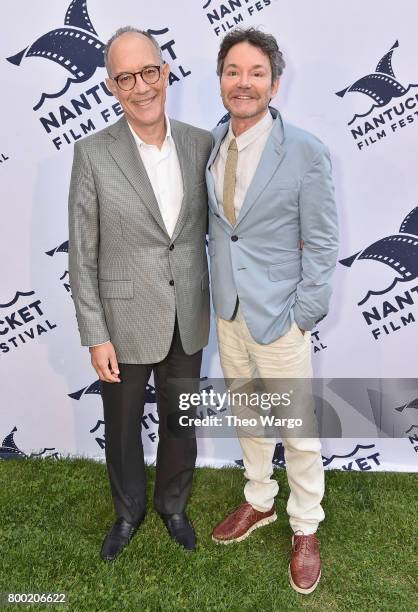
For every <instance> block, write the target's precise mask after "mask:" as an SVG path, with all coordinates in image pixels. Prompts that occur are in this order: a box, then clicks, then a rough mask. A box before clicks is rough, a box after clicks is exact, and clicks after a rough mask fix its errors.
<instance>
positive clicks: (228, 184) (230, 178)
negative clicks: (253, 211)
mask: <svg viewBox="0 0 418 612" xmlns="http://www.w3.org/2000/svg"><path fill="white" fill-rule="evenodd" d="M237 162H238V147H237V141H236V140H235V138H233V139H232V140H231V142H230V143H229V147H228V155H227V157H226V164H225V176H224V191H223V205H224V213H225V217H226V218H227V219H228V221H229V222H230V224H231V225H235V223H236V218H235V208H234V196H235V182H236V174H237Z"/></svg>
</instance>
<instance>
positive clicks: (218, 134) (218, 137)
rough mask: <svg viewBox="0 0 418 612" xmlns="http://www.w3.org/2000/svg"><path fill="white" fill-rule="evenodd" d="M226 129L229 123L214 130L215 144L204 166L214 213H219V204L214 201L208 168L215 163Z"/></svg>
mask: <svg viewBox="0 0 418 612" xmlns="http://www.w3.org/2000/svg"><path fill="white" fill-rule="evenodd" d="M228 127H229V123H226V124H222V125H220V126H219V127H218V128H216V129H215V130H214V133H213V136H214V138H215V143H214V145H213V149H212V151H211V154H210V156H209V160H208V163H207V166H206V184H207V188H208V201H209V206H210V207H211V208H212V210H213V211H214V212H216V213H219V204H218V200H217V199H216V193H215V181H214V180H213V175H212V172H211V170H210V168H211V166H212V164H213V162H214V161H215V159H216V156H217V155H218V152H219V149H220V147H221V144H222V141H223V139H224V138H225V135H226V133H227V131H228Z"/></svg>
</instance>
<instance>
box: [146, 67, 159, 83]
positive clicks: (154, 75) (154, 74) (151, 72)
mask: <svg viewBox="0 0 418 612" xmlns="http://www.w3.org/2000/svg"><path fill="white" fill-rule="evenodd" d="M142 78H143V79H144V81H145V83H148V85H152V84H153V83H156V82H157V81H158V79H159V78H160V70H159V68H158V67H157V66H150V67H149V68H145V70H143V71H142Z"/></svg>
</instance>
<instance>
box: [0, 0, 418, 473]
mask: <svg viewBox="0 0 418 612" xmlns="http://www.w3.org/2000/svg"><path fill="white" fill-rule="evenodd" d="M83 11H84V12H83ZM86 11H88V13H87V12H86ZM0 15H1V23H2V24H3V31H2V36H1V39H0V58H1V60H0V79H1V82H2V96H1V113H0V178H1V239H0V249H1V287H0V368H1V404H0V405H1V408H0V444H1V442H2V441H3V446H2V447H1V449H0V456H1V457H4V458H6V457H7V456H13V455H16V454H19V453H20V454H22V455H30V454H39V453H40V454H42V455H43V456H49V455H54V454H57V455H67V454H69V455H85V456H89V457H95V458H103V457H104V450H103V448H104V427H103V422H102V406H101V400H100V397H98V385H97V384H95V381H96V376H95V373H94V371H93V370H92V369H91V366H90V360H89V354H88V350H87V349H85V348H82V347H81V346H80V345H79V337H78V332H77V327H76V322H75V316H74V309H73V303H72V298H71V290H70V287H69V284H68V283H69V279H68V273H67V269H68V264H67V248H68V245H67V240H68V229H67V194H68V185H69V177H70V170H71V162H72V152H73V151H72V150H73V143H74V140H75V139H78V138H79V137H81V136H82V135H84V134H88V133H92V132H93V131H97V130H99V129H102V128H103V127H105V126H106V124H107V123H111V122H113V121H115V120H116V119H117V116H118V113H119V112H120V108H119V107H118V105H117V104H115V103H116V100H114V99H113V98H112V97H111V96H110V95H109V94H108V92H107V91H106V89H105V87H104V86H103V82H104V79H105V76H106V75H105V69H104V68H103V67H102V66H101V63H102V61H101V59H100V58H101V56H100V54H101V49H102V46H101V45H102V43H103V42H105V41H106V40H107V39H108V38H109V37H110V35H111V34H112V33H113V32H114V30H115V29H117V28H118V27H120V26H122V25H127V24H130V25H134V26H136V27H140V28H143V29H148V28H149V29H151V30H154V31H155V32H156V38H157V40H158V41H159V43H160V44H161V45H162V47H163V49H164V51H163V52H164V57H165V59H166V60H167V61H168V62H170V64H171V69H172V75H173V76H172V84H171V86H170V88H169V92H168V110H169V114H170V115H171V116H172V117H174V118H178V119H180V120H183V121H186V122H189V123H193V124H195V125H198V126H201V127H204V128H207V129H211V128H213V127H214V126H215V125H216V123H217V122H218V121H219V119H220V118H221V117H222V115H223V114H224V112H225V111H224V109H223V106H222V104H221V100H220V96H219V84H218V79H217V77H216V74H215V65H216V54H217V51H218V47H219V42H220V39H221V37H222V35H223V34H224V33H225V32H226V31H228V29H230V28H231V27H233V26H234V25H235V24H239V25H242V26H249V25H254V26H263V28H264V29H265V30H266V31H269V32H272V33H273V34H274V35H275V36H276V37H277V39H278V41H279V44H280V46H281V48H282V50H283V52H284V55H285V59H286V63H287V67H286V69H285V72H284V75H283V77H282V80H281V87H280V90H279V93H278V96H277V98H276V99H275V100H274V101H273V105H274V106H276V107H277V108H279V109H280V111H281V112H282V114H283V116H284V117H285V119H286V120H287V121H290V122H293V123H295V124H297V125H299V126H300V127H303V128H305V129H307V130H310V131H312V132H314V133H315V134H316V135H318V136H319V137H320V138H321V139H322V140H323V141H324V142H326V143H327V144H328V146H329V147H330V149H331V153H332V159H333V167H334V178H335V184H336V194H337V202H338V209H339V218H340V227H341V249H340V259H342V260H347V258H350V256H354V255H356V254H359V253H360V255H359V256H358V257H357V258H354V261H353V262H350V261H348V262H347V261H345V264H346V265H342V264H341V263H339V264H338V265H337V270H336V274H335V292H334V295H333V298H332V304H331V311H330V314H329V315H328V317H326V319H324V321H322V322H321V323H320V324H319V326H318V328H317V329H316V330H315V331H314V334H313V343H312V347H313V351H314V356H313V358H314V367H315V371H316V374H317V376H324V377H330V378H331V377H332V378H333V377H340V378H347V377H359V378H364V377H376V378H377V377H382V378H384V377H392V378H393V377H396V378H414V377H416V371H417V365H416V363H417V362H416V354H417V345H418V343H417V340H418V325H417V323H416V319H417V318H418V308H417V304H418V278H417V277H418V238H417V235H418V214H417V212H416V211H415V214H414V213H413V214H412V215H411V216H410V217H409V221H408V222H406V223H404V224H403V227H402V229H401V224H402V222H403V220H404V219H405V218H406V217H407V215H408V214H409V213H411V211H413V209H414V208H415V207H416V206H418V173H417V171H416V160H417V158H418V138H417V134H418V85H417V84H418V68H417V65H416V58H417V57H418V39H417V37H416V35H415V27H416V26H415V24H416V23H417V19H418V5H417V3H416V0H403V2H402V3H401V6H400V5H399V3H395V2H393V0H390V1H389V0H368V1H367V2H362V1H360V0H353V1H352V2H350V3H347V2H343V1H342V0H315V2H312V0H298V2H297V3H295V2H294V0H258V1H257V0H225V1H224V2H219V0H209V1H208V0H177V1H174V2H167V1H163V0H154V1H153V2H137V1H135V2H134V1H133V0H119V2H117V3H113V2H106V1H104V0H88V2H87V5H86V3H85V2H83V1H82V0H74V1H73V2H71V5H70V0H56V1H55V2H53V3H51V2H49V1H48V0H38V1H37V2H36V3H34V2H29V1H28V0H13V1H12V0H3V2H2V3H1V5H0ZM88 16H89V18H90V19H89V18H88ZM90 20H91V21H90ZM57 41H58V42H57ZM392 47H393V50H392V52H391V54H390V55H389V56H386V57H385V58H384V59H382V58H383V57H384V56H385V54H387V53H388V52H389V51H390V50H391V49H392ZM20 52H22V53H20ZM381 59H382V61H379V60H381ZM68 78H70V79H72V81H67V79H68ZM66 84H68V85H69V86H68V88H65V85H66ZM348 87H351V91H346V92H345V94H344V95H343V93H342V92H344V90H345V89H346V88H348ZM57 92H58V95H57ZM337 92H339V93H340V95H336V93H337ZM43 94H46V96H44V95H43ZM376 105H377V106H376ZM373 106H374V108H373ZM362 115H363V116H362ZM355 116H357V117H356V118H355V120H354V121H353V122H352V123H351V125H349V123H350V122H351V120H352V119H353V117H355ZM400 230H401V231H400ZM390 236H394V237H395V238H393V239H391V240H385V238H387V237H390ZM379 241H382V242H379ZM376 242H377V245H376V244H374V243H376ZM371 245H373V246H372V247H371V248H370V249H369V250H367V249H368V247H369V246H371ZM365 249H366V251H365ZM363 256H364V258H363ZM349 263H351V265H347V264H349ZM396 279H398V281H396ZM395 281H396V282H395ZM370 292H371V293H370ZM359 302H360V305H359ZM361 302H363V303H362V304H361ZM213 332H214V329H213V327H212V334H211V342H210V345H209V347H208V348H207V349H206V351H205V353H204V362H203V369H202V376H209V377H214V376H220V368H219V361H218V356H217V349H216V342H215V337H214V334H213ZM354 386H355V385H354ZM150 391H151V392H150V396H149V400H150V402H149V403H147V404H146V407H145V416H144V420H143V437H144V439H145V440H146V449H147V454H148V457H149V458H152V457H153V455H154V452H155V447H156V427H157V425H156V411H155V404H154V403H153V402H152V399H153V398H152V389H151V390H150ZM337 395H339V399H338V402H337V403H338V406H339V407H338V409H337V412H338V411H340V414H341V415H343V413H344V402H345V401H347V398H346V397H344V394H337ZM417 397H418V391H417V388H416V387H415V388H414V385H410V386H409V387H408V389H406V390H404V391H402V393H400V394H399V398H395V399H394V402H395V403H394V405H395V406H396V405H397V407H398V408H399V407H401V408H402V407H403V408H402V410H400V411H398V413H396V412H394V415H395V416H396V414H401V412H402V418H403V419H404V420H403V423H404V424H405V429H404V431H407V432H408V436H407V437H404V438H403V439H394V440H392V439H382V438H377V437H376V435H375V436H374V435H373V431H375V430H373V428H370V437H365V435H368V432H369V429H367V430H365V432H366V433H365V435H360V434H359V435H356V437H351V438H346V439H342V440H337V439H326V440H324V441H323V455H324V462H325V465H326V466H327V467H330V468H336V469H352V470H361V471H368V470H381V469H389V470H408V471H415V470H416V466H417V462H416V458H417V451H418V436H417V428H416V426H414V425H415V424H416V423H417V421H416V417H415V423H414V412H415V410H416V406H417V404H418V400H417V399H416V398H417ZM354 401H356V402H359V403H360V404H361V403H363V402H364V403H365V404H367V402H370V394H369V395H367V394H357V396H356V397H355V400H354ZM350 402H351V403H353V399H350V401H349V402H348V403H350ZM362 409H364V406H362ZM394 418H395V417H394ZM240 457H241V453H240V448H239V445H238V443H237V440H225V439H224V440H221V439H215V440H208V439H205V440H199V462H200V463H201V464H209V465H222V464H225V463H228V462H234V461H235V460H238V459H240ZM275 462H276V464H277V465H278V466H281V465H282V464H283V461H282V454H281V446H280V445H279V446H278V447H277V456H276V460H275Z"/></svg>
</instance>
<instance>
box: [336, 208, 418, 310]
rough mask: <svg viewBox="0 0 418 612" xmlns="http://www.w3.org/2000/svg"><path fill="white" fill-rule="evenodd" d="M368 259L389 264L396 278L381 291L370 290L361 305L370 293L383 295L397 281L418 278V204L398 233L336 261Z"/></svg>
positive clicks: (348, 264)
mask: <svg viewBox="0 0 418 612" xmlns="http://www.w3.org/2000/svg"><path fill="white" fill-rule="evenodd" d="M362 259H368V260H370V259H371V260H373V261H377V262H380V263H382V264H385V265H386V266H389V267H390V268H392V269H393V270H394V271H395V272H396V277H395V279H394V281H393V282H392V283H391V285H390V286H389V287H387V288H386V289H383V290H382V291H369V292H368V293H367V295H366V297H365V298H364V299H363V300H361V301H360V302H359V304H358V305H359V306H362V305H363V304H365V303H366V302H367V300H368V299H369V297H370V296H372V295H383V294H384V293H387V292H388V291H391V290H392V289H393V288H394V287H395V285H396V284H397V283H402V282H406V281H411V280H414V279H415V278H417V277H418V206H416V207H415V208H414V209H412V210H411V212H410V213H409V214H408V215H407V216H406V217H405V219H404V220H403V221H402V223H401V226H400V228H399V233H397V234H393V235H391V236H386V237H385V238H381V239H380V240H377V241H376V242H373V244H371V245H369V246H368V247H366V248H365V249H364V250H362V251H358V252H357V253H355V254H354V255H351V256H350V257H346V258H345V259H340V260H339V263H340V264H342V265H343V266H346V267H347V268H350V267H351V266H352V265H353V264H354V262H355V261H359V260H362Z"/></svg>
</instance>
